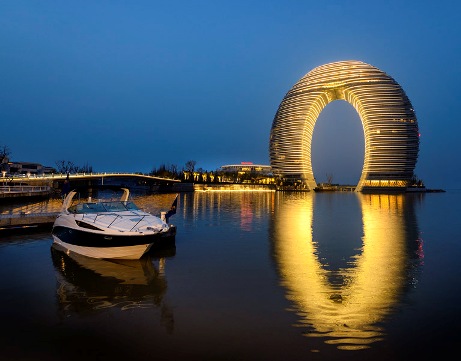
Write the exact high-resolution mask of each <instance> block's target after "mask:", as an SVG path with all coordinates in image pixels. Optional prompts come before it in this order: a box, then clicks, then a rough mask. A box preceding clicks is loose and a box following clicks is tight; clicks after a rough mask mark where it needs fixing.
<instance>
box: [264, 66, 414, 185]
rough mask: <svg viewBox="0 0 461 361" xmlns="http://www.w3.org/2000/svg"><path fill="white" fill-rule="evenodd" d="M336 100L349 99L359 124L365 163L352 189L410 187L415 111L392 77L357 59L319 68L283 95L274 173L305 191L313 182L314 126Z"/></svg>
mask: <svg viewBox="0 0 461 361" xmlns="http://www.w3.org/2000/svg"><path fill="white" fill-rule="evenodd" d="M335 100H345V101H347V102H348V103H350V104H351V105H352V106H353V107H354V108H355V110H356V111H357V113H358V114H359V116H360V119H361V121H362V125H363V131H364V138H365V152H364V164H363V169H362V175H361V177H360V180H359V183H358V184H357V187H356V191H366V190H368V189H374V188H383V187H384V188H385V187H392V188H401V189H402V188H405V187H407V186H409V185H410V181H411V179H412V177H413V171H414V168H415V165H416V162H417V157H418V152H419V130H418V123H417V119H416V115H415V112H414V109H413V107H412V105H411V103H410V100H409V99H408V97H407V95H406V94H405V92H404V91H403V89H402V88H401V87H400V85H399V84H398V83H397V82H396V81H395V80H394V79H393V78H392V77H390V76H389V75H387V74H386V73H384V72H382V71H381V70H379V69H377V68H375V67H373V66H371V65H369V64H366V63H363V62H360V61H340V62H335V63H330V64H326V65H322V66H319V67H317V68H315V69H313V70H312V71H310V72H309V73H307V74H306V75H305V76H304V77H303V78H301V79H300V80H299V81H298V82H297V83H296V84H295V85H294V86H293V87H292V88H291V90H290V91H289V92H288V93H287V94H286V95H285V97H284V98H283V100H282V102H281V104H280V106H279V108H278V110H277V113H276V115H275V117H274V120H273V123H272V128H271V135H270V161H271V166H272V170H273V172H274V175H275V176H277V177H278V178H280V179H282V180H283V179H292V180H301V181H302V182H303V183H304V184H305V185H307V186H308V188H309V189H314V188H315V187H316V186H317V184H316V181H315V178H314V174H313V170H312V160H311V147H312V136H313V132H314V126H315V123H316V121H317V119H318V117H319V115H320V113H321V112H322V110H323V109H324V108H325V106H326V105H327V104H328V103H330V102H332V101H335ZM340 151H341V149H338V152H340Z"/></svg>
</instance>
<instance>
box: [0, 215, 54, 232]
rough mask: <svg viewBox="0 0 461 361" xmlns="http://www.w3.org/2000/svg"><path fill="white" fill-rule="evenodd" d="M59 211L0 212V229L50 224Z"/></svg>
mask: <svg viewBox="0 0 461 361" xmlns="http://www.w3.org/2000/svg"><path fill="white" fill-rule="evenodd" d="M58 214H59V212H47V213H28V212H21V213H13V214H0V230H2V229H15V228H30V227H41V226H48V225H49V226H51V225H52V224H53V223H54V221H55V219H56V217H57V216H58Z"/></svg>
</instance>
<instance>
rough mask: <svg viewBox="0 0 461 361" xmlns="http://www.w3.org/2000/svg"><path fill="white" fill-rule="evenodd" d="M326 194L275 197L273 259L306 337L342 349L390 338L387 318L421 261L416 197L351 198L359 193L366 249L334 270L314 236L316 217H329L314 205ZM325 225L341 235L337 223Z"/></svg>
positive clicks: (363, 345)
mask: <svg viewBox="0 0 461 361" xmlns="http://www.w3.org/2000/svg"><path fill="white" fill-rule="evenodd" d="M337 196H340V195H337ZM320 197H322V198H320ZM328 197H334V195H333V194H331V195H330V194H315V193H311V192H309V193H291V194H290V193H283V192H278V193H277V194H276V197H275V206H274V217H273V219H272V227H273V229H272V234H273V244H272V246H273V252H274V257H275V262H276V265H277V267H278V271H279V274H280V277H281V281H282V285H283V286H284V287H285V288H286V293H287V298H288V299H289V300H290V301H292V302H293V306H294V310H293V311H294V312H295V313H296V315H297V316H298V317H299V325H298V326H300V327H303V328H305V330H306V331H305V335H306V336H308V337H322V338H324V340H325V343H327V344H333V345H335V346H336V347H337V348H339V349H349V350H354V349H362V348H368V347H370V346H371V344H372V343H373V342H377V341H380V340H382V339H383V338H384V337H385V334H386V330H385V329H384V327H383V323H382V322H383V321H385V320H386V318H387V317H388V316H390V315H391V314H392V312H393V310H395V308H396V307H398V306H399V302H401V297H402V294H403V293H404V292H405V291H406V290H407V289H408V288H410V287H413V286H414V284H415V282H416V277H417V273H418V268H420V267H421V265H422V257H423V253H422V240H421V239H420V235H419V231H418V226H417V221H416V216H415V212H414V202H415V200H416V199H417V198H415V196H412V195H404V194H395V195H378V194H354V195H353V194H350V195H348V197H357V202H358V206H357V207H358V209H359V210H360V212H361V222H362V227H363V228H362V232H363V234H362V240H361V242H360V244H361V247H360V248H359V249H358V250H357V253H356V254H355V255H354V256H352V257H350V259H349V260H348V262H347V266H345V267H344V266H343V267H339V268H338V269H329V268H328V267H327V266H325V265H324V260H322V259H321V258H320V257H319V253H320V248H321V247H322V241H324V242H325V241H326V240H322V239H315V240H314V239H313V234H315V232H314V231H315V229H314V228H315V226H316V224H317V222H315V220H316V219H317V218H320V217H327V216H328V215H327V214H325V213H321V214H318V212H316V208H317V207H316V204H318V203H319V202H320V201H323V200H325V199H326V198H328ZM342 200H343V201H344V199H342ZM340 203H341V202H339V204H340ZM345 211H346V212H347V211H348V210H345ZM356 221H358V222H360V217H359V218H358V219H356ZM323 224H324V226H325V227H330V228H332V229H334V231H335V232H342V229H341V227H339V226H338V224H334V222H332V223H331V224H329V225H328V224H325V223H323ZM332 279H335V280H336V282H332V281H331V280H332ZM338 279H339V280H341V281H340V282H337V280H338Z"/></svg>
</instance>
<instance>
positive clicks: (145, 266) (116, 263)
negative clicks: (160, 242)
mask: <svg viewBox="0 0 461 361" xmlns="http://www.w3.org/2000/svg"><path fill="white" fill-rule="evenodd" d="M160 252H161V253H160ZM158 254H159V255H161V256H160V257H159V256H157V255H156V254H155V253H154V254H149V255H148V256H147V257H143V258H142V259H139V260H127V261H124V260H101V259H94V258H89V257H85V256H81V255H78V254H75V253H70V254H69V255H67V254H66V253H64V252H63V251H62V250H60V249H58V248H56V246H55V245H53V246H52V247H51V257H52V260H53V265H54V267H55V270H56V281H57V282H56V296H57V301H58V302H57V303H58V306H59V314H60V317H61V318H62V319H65V318H66V317H67V316H70V315H77V314H78V315H88V314H93V313H95V312H103V311H104V310H107V309H118V310H120V311H126V310H133V309H138V308H139V309H147V308H160V311H161V321H162V324H163V325H165V327H166V329H167V331H168V332H173V326H174V317H173V312H172V308H171V307H169V306H168V304H167V303H166V302H165V301H164V296H165V294H166V291H167V282H166V278H165V265H166V259H167V258H168V257H171V256H172V255H174V248H172V249H171V250H162V251H159V252H158Z"/></svg>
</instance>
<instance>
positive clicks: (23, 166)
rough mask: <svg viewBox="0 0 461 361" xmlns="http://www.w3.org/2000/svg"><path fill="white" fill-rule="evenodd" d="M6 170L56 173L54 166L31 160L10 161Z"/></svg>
mask: <svg viewBox="0 0 461 361" xmlns="http://www.w3.org/2000/svg"><path fill="white" fill-rule="evenodd" d="M6 172H7V173H9V174H28V175H42V174H51V173H55V172H56V170H55V169H54V168H52V167H47V166H43V165H41V164H40V163H31V162H8V165H7V169H6Z"/></svg>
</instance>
